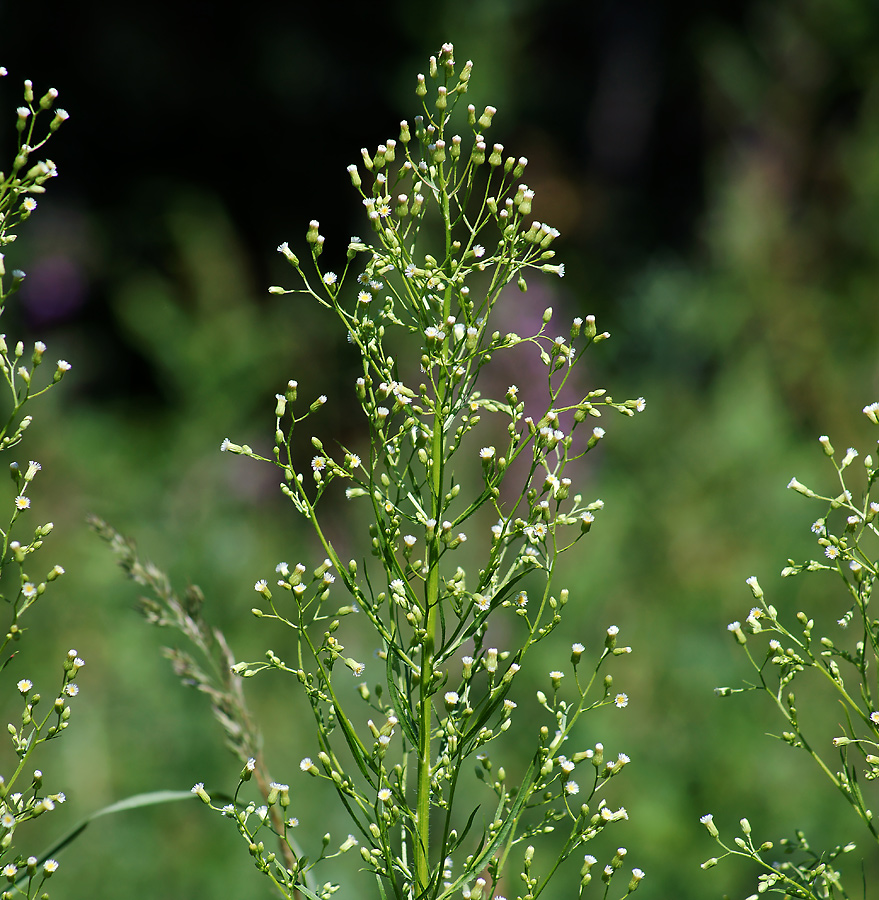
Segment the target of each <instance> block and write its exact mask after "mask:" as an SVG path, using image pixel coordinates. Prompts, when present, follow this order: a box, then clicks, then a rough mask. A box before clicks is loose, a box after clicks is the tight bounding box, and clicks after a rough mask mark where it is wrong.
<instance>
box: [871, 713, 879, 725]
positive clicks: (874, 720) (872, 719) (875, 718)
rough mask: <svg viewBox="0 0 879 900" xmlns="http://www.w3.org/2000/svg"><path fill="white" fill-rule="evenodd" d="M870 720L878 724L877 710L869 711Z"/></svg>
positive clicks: (878, 715)
mask: <svg viewBox="0 0 879 900" xmlns="http://www.w3.org/2000/svg"><path fill="white" fill-rule="evenodd" d="M870 721H871V722H872V723H873V724H874V725H879V712H871V713H870Z"/></svg>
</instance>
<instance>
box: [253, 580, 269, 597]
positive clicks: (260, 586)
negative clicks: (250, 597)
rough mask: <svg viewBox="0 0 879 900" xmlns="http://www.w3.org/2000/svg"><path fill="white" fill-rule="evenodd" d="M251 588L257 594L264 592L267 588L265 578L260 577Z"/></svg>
mask: <svg viewBox="0 0 879 900" xmlns="http://www.w3.org/2000/svg"><path fill="white" fill-rule="evenodd" d="M253 589H254V590H255V591H256V592H257V594H265V593H266V592H267V591H268V589H269V583H268V582H267V581H266V580H265V578H260V580H259V581H257V583H256V584H255V585H254V586H253Z"/></svg>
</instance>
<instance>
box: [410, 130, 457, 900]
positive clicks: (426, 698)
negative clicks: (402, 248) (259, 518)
mask: <svg viewBox="0 0 879 900" xmlns="http://www.w3.org/2000/svg"><path fill="white" fill-rule="evenodd" d="M440 135H442V127H441V128H440ZM436 177H437V182H438V186H439V193H440V206H441V212H442V217H443V226H444V230H445V238H446V261H447V264H448V261H449V260H450V259H451V252H452V224H451V219H450V214H449V197H448V194H447V192H446V181H445V172H444V169H443V166H442V164H440V165H438V166H437V176H436ZM451 303H452V294H451V287H449V286H447V287H446V291H445V295H444V299H443V318H442V322H445V321H446V320H447V319H448V317H449V315H450V313H451ZM446 340H448V337H447V338H446ZM447 391H448V379H447V376H446V369H445V366H442V367H441V369H440V373H439V378H438V380H437V392H436V398H435V406H434V416H433V436H432V440H431V446H430V465H431V468H430V495H431V497H430V500H431V503H430V508H431V517H432V518H433V520H434V522H435V523H436V524H435V526H434V535H433V540H432V541H431V542H430V545H429V546H428V560H427V562H428V568H427V583H426V585H425V602H426V605H427V617H426V621H425V625H424V643H423V646H422V650H421V681H420V687H419V695H418V773H417V781H418V784H417V797H416V806H415V812H416V816H417V834H416V840H415V846H414V848H413V854H414V856H415V878H416V886H417V889H418V893H417V895H416V896H417V897H419V898H426V895H427V889H428V885H429V881H430V761H431V740H430V738H431V728H432V726H433V721H432V716H431V713H432V709H433V704H432V702H431V699H430V698H431V695H432V689H431V685H432V682H433V659H434V652H435V649H436V625H437V610H438V605H439V588H440V573H439V557H440V547H441V541H440V535H441V533H442V522H441V520H442V515H443V512H444V510H443V506H442V496H443V494H442V490H443V465H444V462H445V442H444V434H445V428H444V425H445V419H446V415H447V406H448V397H447Z"/></svg>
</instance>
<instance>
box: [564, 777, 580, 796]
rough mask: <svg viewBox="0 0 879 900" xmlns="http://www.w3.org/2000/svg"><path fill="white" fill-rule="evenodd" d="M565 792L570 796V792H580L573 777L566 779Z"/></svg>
mask: <svg viewBox="0 0 879 900" xmlns="http://www.w3.org/2000/svg"><path fill="white" fill-rule="evenodd" d="M565 793H566V794H568V796H570V795H572V794H579V793H580V785H579V784H577V782H576V781H574V780H573V779H571V781H566V782H565Z"/></svg>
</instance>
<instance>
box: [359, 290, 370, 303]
mask: <svg viewBox="0 0 879 900" xmlns="http://www.w3.org/2000/svg"><path fill="white" fill-rule="evenodd" d="M357 299H358V300H359V301H360V302H361V303H370V302H371V301H372V294H370V293H369V291H360V293H359V294H358V295H357Z"/></svg>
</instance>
